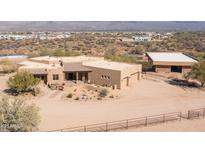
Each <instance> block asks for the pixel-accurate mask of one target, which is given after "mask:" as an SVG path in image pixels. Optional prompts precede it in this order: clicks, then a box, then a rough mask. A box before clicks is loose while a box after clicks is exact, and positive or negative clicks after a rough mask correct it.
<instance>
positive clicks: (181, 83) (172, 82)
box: [165, 78, 200, 89]
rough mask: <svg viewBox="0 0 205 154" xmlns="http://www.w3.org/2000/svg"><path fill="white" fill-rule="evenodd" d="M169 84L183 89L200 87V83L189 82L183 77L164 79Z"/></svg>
mask: <svg viewBox="0 0 205 154" xmlns="http://www.w3.org/2000/svg"><path fill="white" fill-rule="evenodd" d="M165 82H167V83H168V84H170V85H173V86H177V87H180V88H183V89H200V85H199V84H198V83H196V82H189V81H187V80H183V79H176V78H174V79H170V80H167V81H165Z"/></svg>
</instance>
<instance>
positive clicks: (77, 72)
mask: <svg viewBox="0 0 205 154" xmlns="http://www.w3.org/2000/svg"><path fill="white" fill-rule="evenodd" d="M76 83H78V72H76Z"/></svg>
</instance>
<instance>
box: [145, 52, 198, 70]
mask: <svg viewBox="0 0 205 154" xmlns="http://www.w3.org/2000/svg"><path fill="white" fill-rule="evenodd" d="M146 55H147V57H148V61H150V62H151V63H152V65H153V68H154V71H155V72H166V73H169V72H178V73H187V72H189V71H190V70H191V66H192V65H193V64H195V63H197V60H195V59H193V58H191V57H189V56H187V55H185V54H183V53H177V52H169V53H168V52H147V53H146Z"/></svg>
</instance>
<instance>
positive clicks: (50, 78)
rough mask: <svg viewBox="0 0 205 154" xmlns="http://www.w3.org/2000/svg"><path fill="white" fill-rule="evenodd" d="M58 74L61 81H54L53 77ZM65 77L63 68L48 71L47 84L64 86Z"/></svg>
mask: <svg viewBox="0 0 205 154" xmlns="http://www.w3.org/2000/svg"><path fill="white" fill-rule="evenodd" d="M54 74H58V76H59V79H58V80H53V75H54ZM64 78H65V75H64V73H63V69H62V68H53V69H48V76H47V84H62V83H64Z"/></svg>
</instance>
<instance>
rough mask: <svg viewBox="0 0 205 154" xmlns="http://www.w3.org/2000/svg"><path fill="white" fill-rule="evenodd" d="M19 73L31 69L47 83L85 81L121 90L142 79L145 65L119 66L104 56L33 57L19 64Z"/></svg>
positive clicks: (121, 64)
mask: <svg viewBox="0 0 205 154" xmlns="http://www.w3.org/2000/svg"><path fill="white" fill-rule="evenodd" d="M18 67H19V68H18V69H19V70H28V71H30V72H31V73H32V74H33V75H34V76H35V77H38V78H41V79H42V80H43V81H44V82H45V83H46V84H48V85H51V84H64V83H65V82H66V81H69V80H70V81H75V82H78V81H83V82H85V83H91V84H96V85H101V86H108V87H113V89H116V88H117V89H121V88H123V87H125V86H129V85H130V84H131V83H132V82H134V81H135V80H140V79H141V71H142V66H141V65H135V64H127V63H118V62H111V61H107V60H104V58H103V57H87V56H75V57H50V56H42V57H35V58H30V59H28V60H27V61H23V62H21V63H19V64H18Z"/></svg>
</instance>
